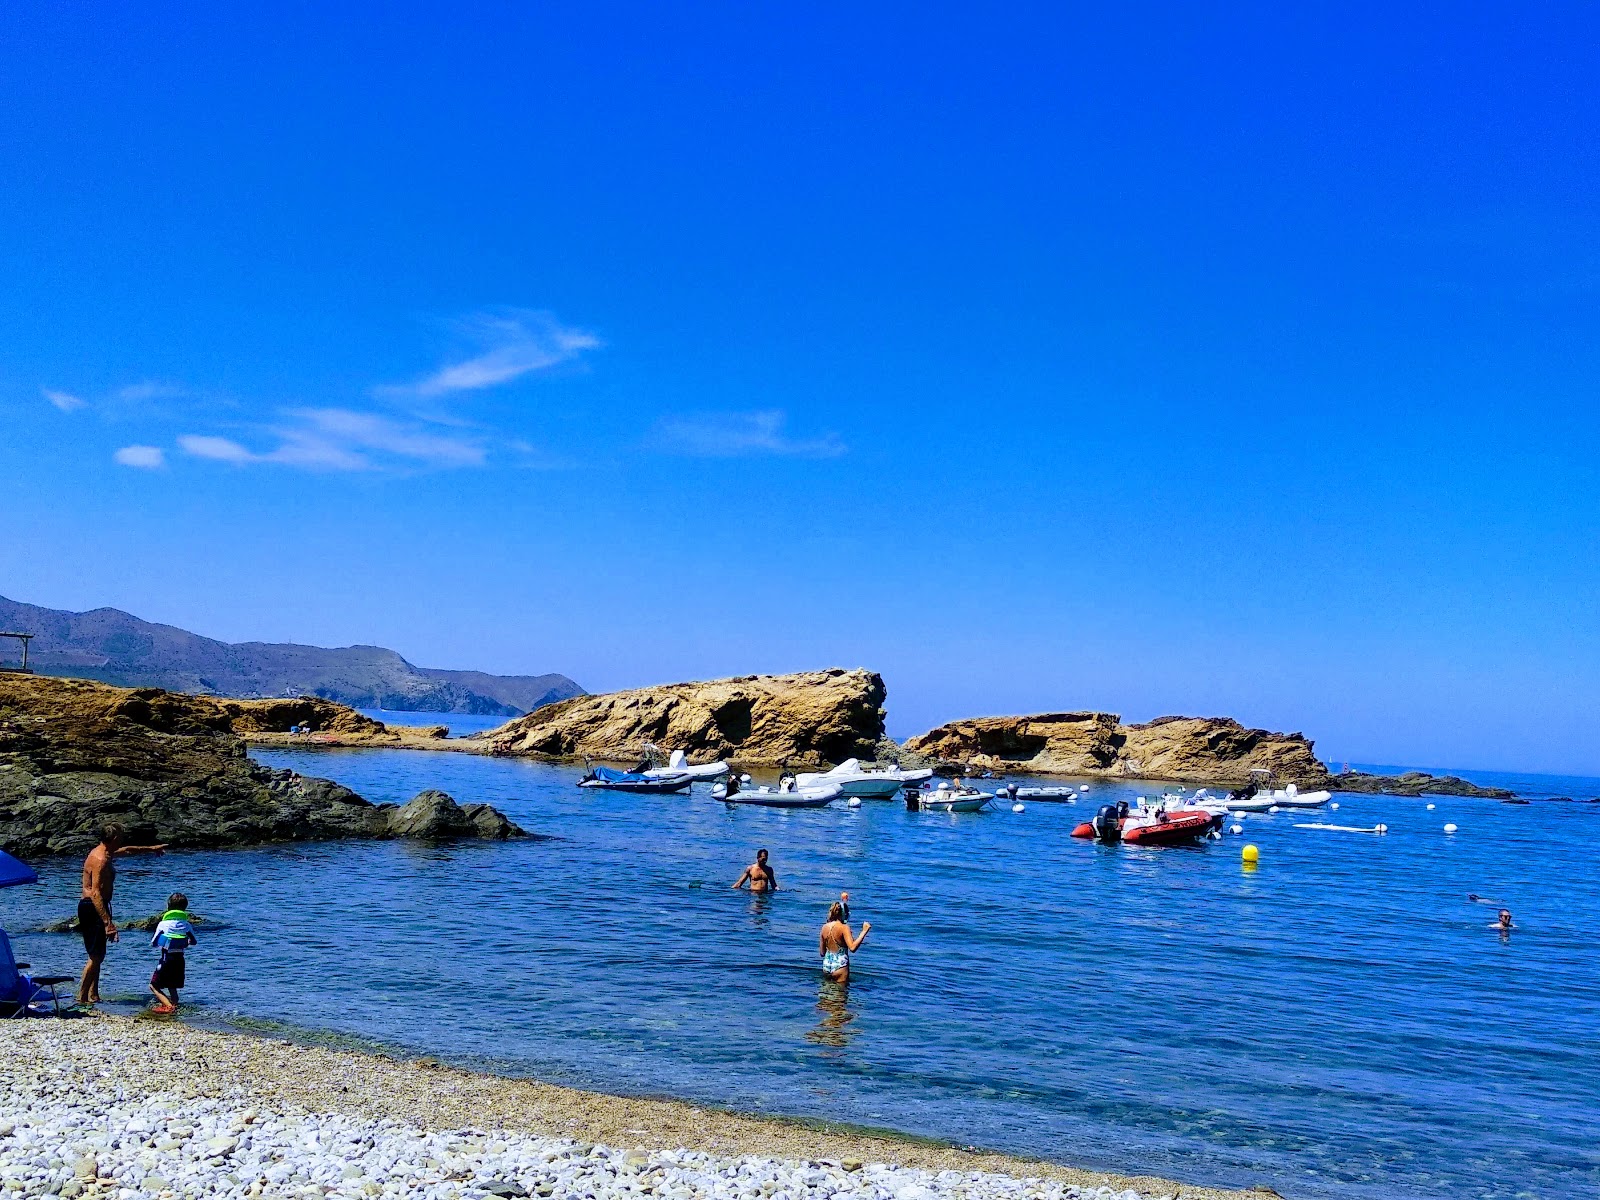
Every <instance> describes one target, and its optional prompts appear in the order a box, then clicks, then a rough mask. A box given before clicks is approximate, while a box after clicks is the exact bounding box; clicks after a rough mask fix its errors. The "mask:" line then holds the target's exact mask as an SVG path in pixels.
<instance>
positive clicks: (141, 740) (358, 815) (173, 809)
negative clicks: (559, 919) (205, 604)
mask: <svg viewBox="0 0 1600 1200" xmlns="http://www.w3.org/2000/svg"><path fill="white" fill-rule="evenodd" d="M231 720H232V718H231V717H230V715H229V714H228V713H227V712H225V711H224V710H223V709H222V707H221V706H220V705H219V704H218V703H217V702H215V701H212V700H209V699H206V698H204V697H197V696H185V695H182V694H178V693H172V692H163V691H160V690H159V689H155V688H143V689H138V690H134V691H129V690H127V689H123V688H113V687H107V686H106V685H104V684H97V683H90V682H87V681H84V680H74V679H50V678H46V677H41V676H27V675H10V674H0V848H4V849H5V850H6V851H7V852H9V853H11V854H15V855H18V856H21V857H24V858H26V857H29V856H35V855H40V854H61V853H74V854H82V853H85V852H87V851H88V850H89V849H90V848H91V847H92V846H93V845H94V844H95V841H96V834H95V829H96V828H97V827H98V826H99V825H101V824H103V823H104V822H107V821H119V822H121V823H122V824H123V825H125V826H126V827H127V830H128V834H129V836H130V838H131V839H132V840H133V841H135V842H143V843H152V842H160V843H166V844H167V845H169V846H172V847H173V848H175V849H177V848H190V847H194V848H200V847H229V846H247V845H257V844H260V843H265V842H286V841H323V840H331V839H337V838H389V837H409V836H422V837H430V838H436V837H485V836H487V837H517V836H520V835H521V834H522V830H520V829H518V828H517V827H516V826H515V825H513V824H511V822H509V821H507V820H506V819H505V818H504V817H503V816H501V815H500V814H499V813H497V812H495V811H494V810H493V809H488V811H487V812H485V811H483V810H484V809H487V808H488V806H486V805H484V806H477V805H474V806H471V808H470V809H461V808H459V807H458V806H456V805H455V802H454V801H449V808H448V809H447V808H445V807H444V806H443V805H439V804H437V803H436V802H430V804H429V805H428V806H425V807H427V808H428V809H429V811H431V812H433V813H434V816H433V817H431V818H426V819H425V818H423V817H422V816H420V815H418V814H417V813H413V814H412V815H411V816H408V817H407V818H406V819H405V820H403V821H399V822H398V823H397V815H398V814H399V813H401V812H403V811H405V810H402V809H400V808H398V807H397V806H396V805H393V804H383V805H378V804H372V803H371V802H369V801H367V800H365V799H363V798H362V797H360V796H358V795H357V794H356V793H355V792H352V791H351V790H350V789H349V788H347V787H342V786H341V785H339V784H337V783H333V782H331V781H330V780H327V779H316V778H312V777H309V776H304V775H298V774H296V773H295V772H293V771H287V770H273V769H272V768H270V767H266V766H263V765H261V764H260V763H257V762H253V761H251V759H250V758H249V757H248V756H247V755H246V753H245V744H244V742H243V741H241V740H240V739H239V737H237V736H236V735H235V734H234V733H233V732H232V726H231ZM440 794H441V795H442V793H440ZM446 799H447V800H448V797H446ZM407 807H408V808H409V807H410V806H407ZM452 809H453V810H454V816H452V815H451V811H450V810H452ZM441 822H442V823H441ZM412 828H420V829H426V830H429V832H424V833H420V834H412V833H410V832H408V830H410V829H412ZM446 828H449V829H453V830H455V832H452V833H446V832H442V831H443V830H444V829H446Z"/></svg>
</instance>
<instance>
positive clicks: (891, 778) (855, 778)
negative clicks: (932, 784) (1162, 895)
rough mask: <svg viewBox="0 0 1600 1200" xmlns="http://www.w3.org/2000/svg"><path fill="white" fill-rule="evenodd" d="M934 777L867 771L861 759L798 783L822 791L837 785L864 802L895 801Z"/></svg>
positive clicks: (799, 778) (807, 775)
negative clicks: (909, 787)
mask: <svg viewBox="0 0 1600 1200" xmlns="http://www.w3.org/2000/svg"><path fill="white" fill-rule="evenodd" d="M932 777H933V771H932V770H931V769H929V770H920V771H902V770H900V769H899V768H897V767H896V768H892V769H890V770H887V771H866V770H863V769H862V767H861V763H860V761H859V760H858V759H854V758H851V759H846V760H845V761H844V762H842V763H840V764H839V765H838V766H837V767H834V768H833V770H831V771H807V772H805V773H803V774H801V775H797V776H796V777H795V780H796V782H797V783H799V784H800V786H801V787H822V786H824V785H826V784H830V783H836V784H838V785H839V787H840V789H842V794H843V795H846V796H859V797H860V798H861V799H863V800H892V799H893V798H894V797H895V796H896V795H898V794H899V792H900V791H901V789H903V788H904V787H905V786H906V785H907V784H917V783H921V782H922V781H923V780H925V779H930V778H932Z"/></svg>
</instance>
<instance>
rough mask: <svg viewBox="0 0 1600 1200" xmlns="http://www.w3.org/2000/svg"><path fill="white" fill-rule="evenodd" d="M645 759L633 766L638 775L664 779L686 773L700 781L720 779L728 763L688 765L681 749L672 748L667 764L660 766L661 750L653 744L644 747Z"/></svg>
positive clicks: (687, 760) (726, 769)
mask: <svg viewBox="0 0 1600 1200" xmlns="http://www.w3.org/2000/svg"><path fill="white" fill-rule="evenodd" d="M644 753H645V761H644V762H642V763H640V764H639V766H638V767H636V768H634V769H635V770H636V771H637V772H638V773H639V774H640V775H648V776H649V777H650V778H651V779H665V778H667V777H668V776H671V775H687V776H688V777H689V778H690V779H693V780H695V781H697V782H698V781H700V780H704V779H721V778H722V777H723V776H724V775H726V774H727V773H728V764H727V763H725V762H714V763H703V764H701V765H700V766H698V767H691V766H690V765H689V756H688V755H687V754H685V753H684V752H683V751H682V750H674V751H673V752H672V753H671V754H670V755H669V756H668V758H667V765H666V766H664V767H663V766H661V765H660V764H661V751H660V750H659V749H658V748H656V747H655V746H648V745H647V746H646V747H645V748H644Z"/></svg>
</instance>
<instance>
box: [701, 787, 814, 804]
mask: <svg viewBox="0 0 1600 1200" xmlns="http://www.w3.org/2000/svg"><path fill="white" fill-rule="evenodd" d="M840 794H841V793H840V791H839V787H838V785H837V784H829V785H826V786H823V787H797V788H791V789H789V790H787V791H785V790H783V789H780V788H774V787H754V788H747V787H742V788H740V789H739V790H738V791H737V792H735V793H734V794H733V795H731V796H730V795H728V789H727V786H726V785H725V784H720V783H719V784H714V785H713V786H712V789H711V795H712V796H713V797H715V798H716V799H718V800H721V801H722V802H723V803H724V804H757V805H760V806H761V807H763V808H822V807H824V806H825V805H827V804H830V803H832V802H833V801H834V800H837V799H838V798H839V796H840Z"/></svg>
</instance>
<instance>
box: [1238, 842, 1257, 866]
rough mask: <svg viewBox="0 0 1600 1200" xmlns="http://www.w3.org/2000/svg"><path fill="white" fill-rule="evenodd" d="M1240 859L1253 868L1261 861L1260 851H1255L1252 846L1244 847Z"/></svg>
mask: <svg viewBox="0 0 1600 1200" xmlns="http://www.w3.org/2000/svg"><path fill="white" fill-rule="evenodd" d="M1240 857H1241V858H1243V859H1244V861H1245V862H1247V863H1249V864H1250V865H1251V866H1254V865H1255V864H1256V863H1258V862H1260V861H1261V851H1259V850H1257V849H1256V848H1255V847H1254V846H1246V847H1245V848H1244V851H1243V852H1242V853H1241V854H1240Z"/></svg>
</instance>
